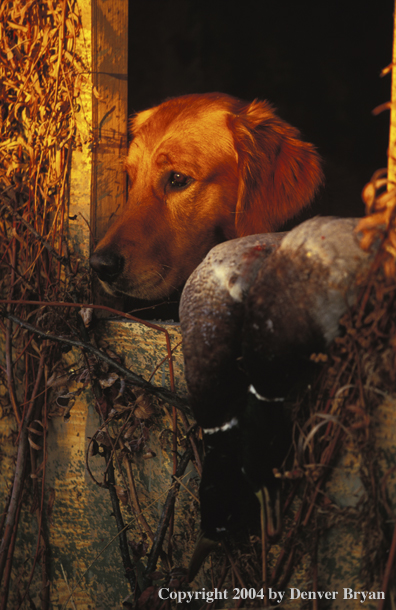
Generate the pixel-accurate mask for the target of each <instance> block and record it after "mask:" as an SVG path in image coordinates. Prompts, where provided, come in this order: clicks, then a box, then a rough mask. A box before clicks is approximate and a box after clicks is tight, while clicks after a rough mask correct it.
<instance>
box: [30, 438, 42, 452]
mask: <svg viewBox="0 0 396 610" xmlns="http://www.w3.org/2000/svg"><path fill="white" fill-rule="evenodd" d="M28 441H29V445H30V446H31V447H33V449H36V450H37V451H41V447H40V445H37V444H36V443H35V442H33V441H32V439H31V438H30V436H29V437H28Z"/></svg>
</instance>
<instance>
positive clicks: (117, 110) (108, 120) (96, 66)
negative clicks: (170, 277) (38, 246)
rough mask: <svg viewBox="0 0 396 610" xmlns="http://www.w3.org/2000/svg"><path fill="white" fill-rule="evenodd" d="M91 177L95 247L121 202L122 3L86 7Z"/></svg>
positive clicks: (102, 1) (100, 0)
mask: <svg viewBox="0 0 396 610" xmlns="http://www.w3.org/2000/svg"><path fill="white" fill-rule="evenodd" d="M92 63H93V85H94V97H93V176H92V202H91V228H92V231H93V235H94V238H95V241H98V240H100V239H101V238H102V237H103V235H104V234H105V232H106V230H107V229H108V227H109V226H110V224H112V222H114V220H115V219H116V218H117V216H118V215H119V214H120V212H121V210H122V208H123V206H124V205H125V202H126V198H127V184H126V175H125V173H124V171H123V161H124V157H125V155H126V153H127V129H128V108H127V102H128V99H127V98H128V83H127V78H128V2H127V1H126V0H111V1H107V0H93V1H92Z"/></svg>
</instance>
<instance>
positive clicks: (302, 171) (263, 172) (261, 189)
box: [228, 100, 323, 236]
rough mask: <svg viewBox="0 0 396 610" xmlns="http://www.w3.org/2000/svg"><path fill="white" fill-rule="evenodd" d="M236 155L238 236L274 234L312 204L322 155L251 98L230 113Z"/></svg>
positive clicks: (267, 105) (295, 130)
mask: <svg viewBox="0 0 396 610" xmlns="http://www.w3.org/2000/svg"><path fill="white" fill-rule="evenodd" d="M228 126H229V128H230V130H231V131H232V133H233V137H234V145H235V149H236V152H237V154H238V171H239V189H238V202H237V207H236V220H235V226H236V233H237V235H238V236H243V235H251V234H254V233H265V232H269V231H275V230H276V229H278V228H279V227H280V226H281V225H282V224H284V223H285V222H286V221H287V220H288V219H289V218H292V217H293V216H294V215H295V214H297V213H298V212H299V211H300V210H301V209H302V208H304V207H305V206H306V205H308V203H309V202H310V201H311V200H312V198H313V196H314V194H315V192H316V191H317V189H318V187H319V186H320V184H321V183H322V180H323V174H322V169H321V163H320V157H319V155H318V154H317V152H316V150H315V148H314V147H313V146H312V144H309V143H307V142H303V141H302V140H301V139H300V137H299V135H300V134H299V132H298V130H297V129H295V128H294V127H292V126H291V125H289V124H288V123H285V122H284V121H282V120H281V119H280V118H278V117H277V116H276V114H275V113H274V111H273V109H272V107H271V106H270V104H269V103H268V102H259V101H257V100H255V101H254V102H252V103H251V104H249V105H247V106H245V107H244V108H242V109H241V110H240V111H239V112H238V113H236V114H234V115H229V118H228Z"/></svg>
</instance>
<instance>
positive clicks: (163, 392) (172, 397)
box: [3, 312, 188, 411]
mask: <svg viewBox="0 0 396 610" xmlns="http://www.w3.org/2000/svg"><path fill="white" fill-rule="evenodd" d="M3 315H4V317H6V318H8V319H9V320H12V321H13V322H15V323H16V324H19V325H20V326H22V328H26V329H27V330H30V332H32V333H34V334H36V335H38V336H39V337H44V338H45V339H47V340H49V341H56V342H57V343H67V344H68V345H73V346H74V347H79V348H81V349H86V350H87V351H89V352H91V353H92V354H95V356H97V357H98V358H100V359H101V360H104V361H105V362H107V364H110V365H111V366H113V367H114V368H115V369H117V370H118V371H120V373H122V374H123V375H125V377H126V378H127V379H128V380H129V381H131V382H132V383H134V384H135V385H137V386H138V387H140V388H143V389H145V390H148V391H149V392H151V393H152V394H154V395H155V396H158V398H161V399H162V400H164V401H165V402H168V403H169V404H171V405H172V406H175V407H176V408H177V409H180V410H181V411H187V410H188V409H187V404H188V403H187V400H185V399H183V398H182V397H180V396H178V395H177V394H175V393H174V392H171V391H170V390H167V389H166V388H162V387H159V386H154V385H152V384H151V383H148V382H147V381H145V380H144V379H143V377H140V375H137V374H136V373H133V372H132V371H130V370H129V369H127V368H125V367H124V366H122V365H121V364H118V362H116V361H115V360H113V359H112V358H110V356H108V355H107V354H105V353H104V352H101V351H100V350H98V349H97V348H96V347H94V346H93V345H91V344H90V343H84V342H83V341H77V340H75V339H68V338H67V337H60V336H57V335H51V334H49V333H47V332H45V331H43V330H40V329H39V328H36V327H35V326H32V325H31V324H29V323H28V322H24V321H23V320H20V319H19V318H17V317H16V316H14V315H12V314H9V313H7V312H3Z"/></svg>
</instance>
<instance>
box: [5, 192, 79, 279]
mask: <svg viewBox="0 0 396 610" xmlns="http://www.w3.org/2000/svg"><path fill="white" fill-rule="evenodd" d="M2 207H3V209H6V210H7V211H8V212H9V213H10V214H11V215H12V216H13V217H14V218H15V219H16V220H17V221H18V222H20V223H21V224H23V226H24V227H26V229H28V231H30V232H31V233H32V234H33V235H34V236H35V238H36V239H37V240H38V241H39V242H40V243H41V245H42V246H44V248H46V250H48V252H50V253H51V254H52V256H53V257H54V258H56V260H57V261H59V262H60V263H62V264H63V265H65V266H66V267H67V266H68V265H69V261H68V259H67V257H66V256H60V255H59V254H58V253H57V252H56V251H55V250H54V249H53V247H52V246H51V244H50V243H49V242H48V241H46V240H45V239H44V237H42V236H41V235H40V233H38V232H37V231H36V229H35V228H34V227H32V225H31V224H29V223H28V222H27V221H26V220H25V219H24V218H23V216H21V215H20V214H18V212H15V210H13V209H12V207H11V206H10V205H8V203H4V202H3V205H2Z"/></svg>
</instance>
